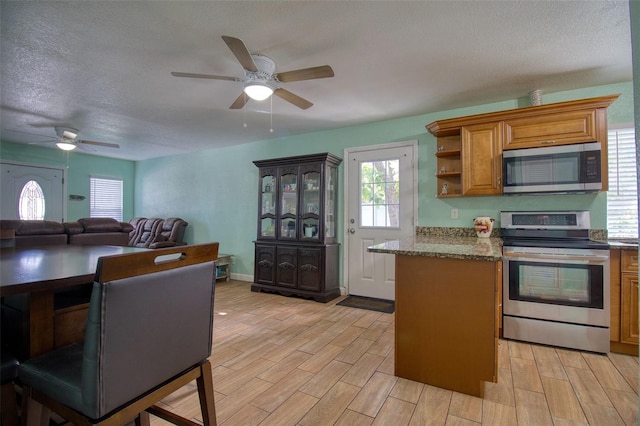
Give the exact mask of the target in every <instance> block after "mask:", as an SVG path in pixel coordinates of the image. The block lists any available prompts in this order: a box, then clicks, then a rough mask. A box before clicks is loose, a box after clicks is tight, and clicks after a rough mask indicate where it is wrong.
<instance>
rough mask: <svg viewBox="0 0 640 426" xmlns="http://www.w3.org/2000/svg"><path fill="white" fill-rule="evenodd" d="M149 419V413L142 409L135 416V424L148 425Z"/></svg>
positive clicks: (138, 425) (149, 423) (139, 425)
mask: <svg viewBox="0 0 640 426" xmlns="http://www.w3.org/2000/svg"><path fill="white" fill-rule="evenodd" d="M150 425H151V421H150V420H149V413H147V412H146V411H143V412H142V413H140V414H139V415H138V417H136V426H150Z"/></svg>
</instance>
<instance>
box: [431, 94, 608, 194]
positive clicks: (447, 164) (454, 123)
mask: <svg viewBox="0 0 640 426" xmlns="http://www.w3.org/2000/svg"><path fill="white" fill-rule="evenodd" d="M619 96H620V95H610V96H601V97H598V98H589V99H581V100H576V101H568V102H559V103H554V104H547V105H537V106H530V107H523V108H517V109H512V110H507V111H499V112H490V113H486V114H477V115H471V116H466V117H458V118H450V119H446V120H438V121H434V122H433V123H431V124H429V125H427V126H426V128H427V130H428V131H429V132H430V133H431V134H433V135H434V136H436V137H437V138H438V140H437V147H436V157H437V158H436V164H437V166H436V167H437V169H436V176H437V179H436V181H437V189H436V190H437V194H438V197H452V196H453V197H455V196H464V195H499V194H501V193H502V187H501V167H500V166H499V165H500V163H501V161H502V156H501V153H502V151H506V150H511V149H520V148H535V147H543V146H551V145H569V144H577V143H587V142H600V143H601V145H602V158H604V159H606V158H607V152H608V151H607V107H608V106H609V105H611V103H613V102H614V101H615V100H616V99H617V98H618V97H619ZM487 126H490V128H491V129H494V131H493V132H492V134H491V143H484V144H480V145H478V146H473V147H472V146H467V147H466V148H467V149H463V146H464V145H465V141H466V143H467V144H468V143H469V140H468V139H469V138H468V137H465V136H468V131H467V130H468V129H477V128H485V127H487ZM456 145H457V146H456ZM454 149H455V150H459V151H458V152H459V153H460V154H459V155H457V156H454V157H453V158H452V156H450V155H446V154H447V153H448V152H449V151H451V152H453V151H452V150H454ZM483 149H487V150H490V152H485V153H483V152H482V150H483ZM456 154H457V152H456ZM478 158H484V159H486V160H487V161H481V162H480V161H478ZM497 165H498V166H497ZM452 168H454V169H455V171H456V174H455V175H452V174H451V169H452ZM483 168H486V170H483ZM458 172H459V173H458ZM467 174H469V175H468V176H467ZM478 177H483V178H484V180H482V181H481V182H480V183H482V185H481V187H482V189H481V190H478V188H479V187H478V185H477V184H478V182H479V181H478ZM488 184H490V186H489V185H488ZM607 189H608V170H607V162H606V161H603V162H602V191H606V190H607Z"/></svg>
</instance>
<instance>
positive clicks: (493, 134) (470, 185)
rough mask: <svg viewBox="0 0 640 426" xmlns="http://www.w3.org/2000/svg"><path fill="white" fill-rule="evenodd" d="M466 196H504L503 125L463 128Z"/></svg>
mask: <svg viewBox="0 0 640 426" xmlns="http://www.w3.org/2000/svg"><path fill="white" fill-rule="evenodd" d="M461 136H462V154H461V155H462V195H499V194H501V193H502V185H501V177H502V123H483V124H473V125H470V126H463V127H462V129H461Z"/></svg>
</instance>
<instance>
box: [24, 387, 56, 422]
mask: <svg viewBox="0 0 640 426" xmlns="http://www.w3.org/2000/svg"><path fill="white" fill-rule="evenodd" d="M21 411H22V426H49V416H50V415H51V411H50V410H49V409H48V408H47V407H45V406H44V405H42V404H40V403H39V402H38V401H36V400H34V399H33V398H31V388H29V387H28V386H23V387H22V407H21Z"/></svg>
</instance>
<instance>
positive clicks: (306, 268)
mask: <svg viewBox="0 0 640 426" xmlns="http://www.w3.org/2000/svg"><path fill="white" fill-rule="evenodd" d="M300 269H302V270H303V271H312V272H317V271H318V268H317V267H316V266H314V265H309V264H308V263H305V264H304V265H302V266H301V267H300Z"/></svg>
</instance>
